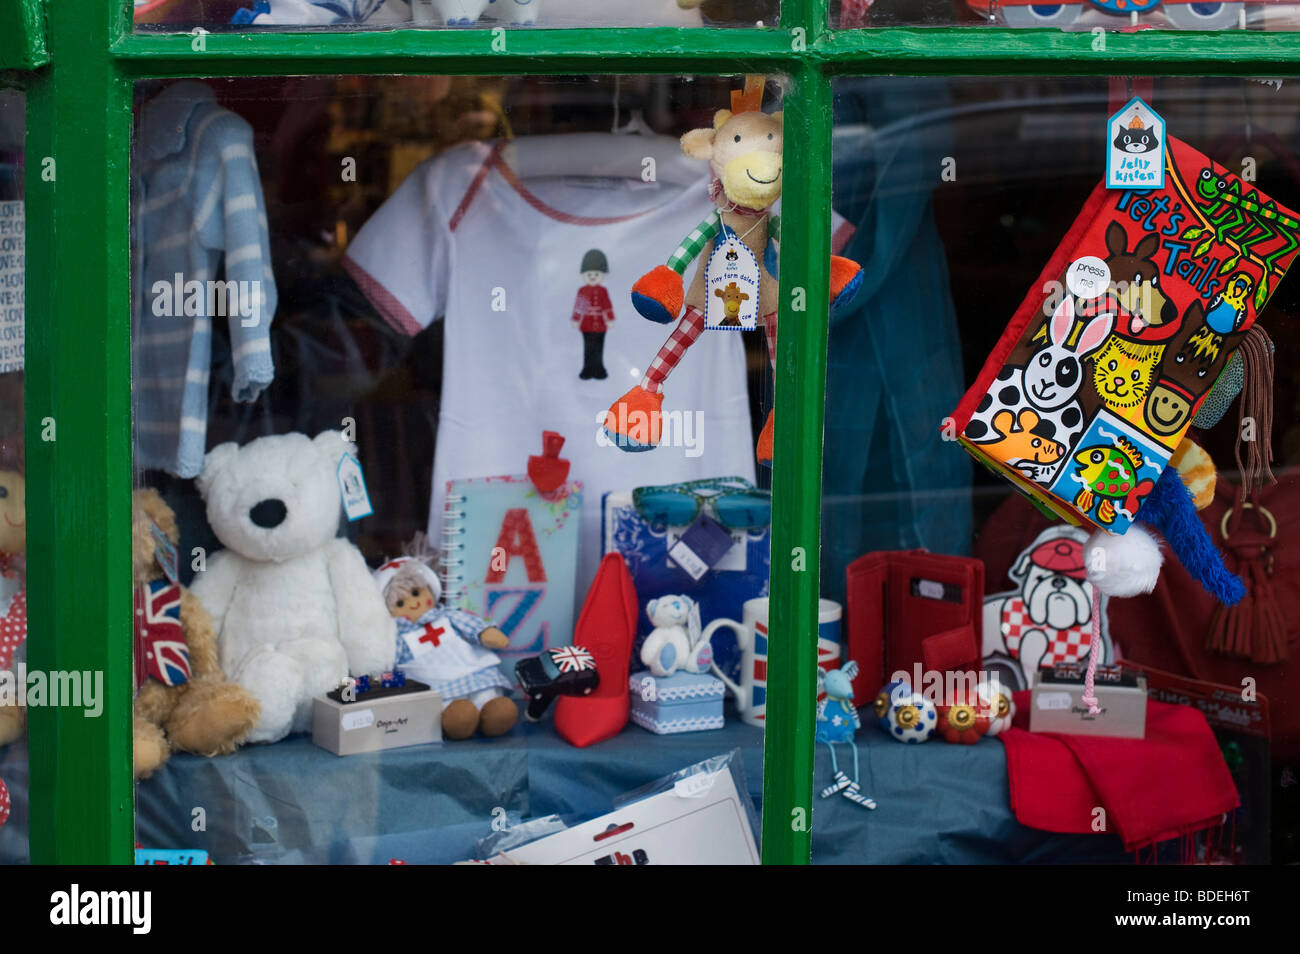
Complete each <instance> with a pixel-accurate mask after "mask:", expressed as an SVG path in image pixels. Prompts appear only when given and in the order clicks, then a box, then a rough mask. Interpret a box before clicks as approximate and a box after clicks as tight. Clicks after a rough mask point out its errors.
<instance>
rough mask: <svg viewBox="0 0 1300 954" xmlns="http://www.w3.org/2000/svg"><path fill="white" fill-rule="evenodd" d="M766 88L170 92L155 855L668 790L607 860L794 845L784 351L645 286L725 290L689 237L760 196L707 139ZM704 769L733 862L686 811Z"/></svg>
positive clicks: (151, 381) (278, 83)
mask: <svg viewBox="0 0 1300 954" xmlns="http://www.w3.org/2000/svg"><path fill="white" fill-rule="evenodd" d="M743 83H744V81H743V80H742V79H740V78H736V79H729V78H721V79H712V78H711V79H692V80H685V79H670V78H654V77H619V78H591V77H582V78H568V79H566V78H556V79H547V80H537V79H531V78H465V77H408V78H398V77H376V78H362V77H344V78H309V79H304V78H293V79H257V80H248V81H233V80H232V81H224V82H223V81H196V80H184V81H179V82H167V83H161V82H157V83H155V82H146V83H140V84H139V85H138V86H137V90H136V92H137V100H138V105H139V109H138V113H137V115H138V120H137V127H136V132H135V140H134V145H133V152H132V181H133V194H132V213H133V214H132V242H133V245H132V250H133V256H132V261H133V264H134V268H135V278H134V283H133V286H134V307H135V310H134V316H133V338H132V352H133V364H134V368H133V374H134V376H133V382H132V387H133V402H134V406H133V411H134V429H135V475H136V497H135V503H136V516H137V533H136V540H137V552H136V585H137V589H136V600H137V603H136V606H137V611H138V612H137V619H138V621H142V622H141V623H140V625H139V627H138V630H137V635H138V637H139V645H140V647H141V652H140V654H139V656H138V657H137V669H136V678H137V682H138V685H139V690H138V695H137V698H136V712H137V716H138V718H137V722H136V729H137V733H136V739H135V743H136V748H135V753H136V773H137V777H138V783H137V793H136V796H137V797H136V805H137V817H136V821H137V840H138V841H139V842H140V844H141V845H142V846H143V848H144V849H145V850H147V851H151V852H156V851H181V850H184V851H188V852H192V853H194V852H204V853H206V856H207V857H209V858H210V859H212V860H214V861H215V862H216V863H219V864H226V863H249V862H267V863H295V862H298V863H301V862H354V863H356V862H360V863H386V862H388V861H389V860H395V861H403V862H410V863H451V862H455V861H464V860H469V859H482V858H487V857H493V858H495V859H496V860H497V861H498V862H499V861H502V860H503V859H511V858H513V859H517V860H521V861H522V860H526V859H530V858H531V859H538V858H542V857H555V855H554V854H553V853H552V854H537V853H536V852H542V851H543V848H541V847H539V845H540V843H537V844H534V843H533V842H536V839H538V838H540V837H541V836H545V835H550V836H552V837H555V836H556V834H557V833H560V829H561V828H562V826H563V825H564V824H569V825H573V824H577V823H582V822H587V823H590V822H591V821H592V820H593V819H598V818H600V817H601V816H603V815H606V814H607V813H609V812H610V811H612V810H613V809H614V806H615V804H616V803H619V802H618V800H619V799H623V798H624V797H625V796H627V794H628V793H630V792H633V791H635V790H638V789H640V788H641V787H642V786H646V785H651V784H652V783H658V784H662V785H665V786H666V790H665V791H663V792H660V791H658V790H656V791H655V792H653V793H652V792H648V791H647V792H643V793H642V794H641V795H639V796H638V800H637V802H636V805H637V807H636V808H635V809H633V808H632V807H628V808H627V809H626V810H627V811H636V812H642V811H646V812H649V811H651V808H653V811H654V812H665V811H667V812H668V813H669V815H671V816H672V817H673V821H672V823H673V824H674V825H676V824H678V823H679V822H680V823H681V824H683V825H686V826H687V827H686V828H682V829H681V832H682V833H679V834H678V835H676V836H674V838H673V839H672V840H671V841H664V842H661V843H658V844H654V845H652V844H643V845H641V844H639V845H636V846H628V845H623V844H621V843H620V842H603V841H602V842H601V843H600V844H599V845H595V846H592V847H584V850H583V851H581V852H576V854H575V855H574V857H581V858H583V859H584V860H586V861H590V862H593V863H599V864H606V863H610V864H622V863H639V862H640V860H641V858H642V855H644V857H645V859H649V860H652V861H654V862H657V863H662V862H663V861H665V860H674V859H675V860H679V861H698V862H707V861H714V862H718V861H724V860H725V861H746V862H748V861H752V860H755V859H756V858H757V854H756V850H757V849H756V847H755V845H756V835H755V832H756V831H757V829H756V827H755V826H756V824H757V818H756V817H753V818H751V809H750V807H749V806H750V805H751V804H752V800H753V799H754V798H755V797H756V796H758V795H759V794H760V791H761V782H762V740H763V728H762V726H763V713H764V708H765V691H766V690H765V685H766V677H765V673H766V620H767V606H766V603H767V599H766V596H767V590H768V566H769V554H768V540H769V535H770V522H771V510H772V504H771V500H770V493H769V492H768V491H767V490H766V489H763V488H761V486H760V484H759V467H758V465H757V461H756V459H755V442H756V440H757V436H758V435H757V430H758V427H757V426H756V425H761V424H762V422H763V421H764V420H766V419H767V417H768V414H769V411H770V401H769V400H768V399H767V397H766V387H767V385H768V378H767V375H768V369H769V363H768V361H767V359H766V357H765V355H764V350H765V343H764V338H763V336H762V335H760V334H759V333H758V332H757V330H753V331H743V330H740V329H732V328H730V327H724V328H723V329H722V330H720V331H710V332H709V333H707V334H703V333H700V331H699V329H698V328H696V329H695V331H696V334H695V335H694V336H692V337H693V340H694V344H693V345H692V346H691V347H690V349H689V352H687V349H686V348H685V346H684V345H681V341H682V340H684V339H683V336H684V335H685V334H686V332H685V331H683V329H686V328H693V327H694V325H693V324H691V322H694V318H690V319H689V321H688V319H687V318H683V319H682V320H681V322H674V321H673V319H676V318H677V314H676V312H677V311H681V310H682V305H681V303H680V302H679V303H678V304H677V305H676V306H675V307H676V311H675V312H674V313H673V314H672V315H670V320H669V322H668V323H667V324H662V323H658V322H655V321H648V320H645V318H643V317H642V314H641V313H639V311H638V306H637V305H636V304H635V300H634V296H633V285H634V284H635V283H637V282H638V280H640V279H641V278H642V276H644V275H646V274H648V273H653V272H654V270H655V268H656V266H659V267H660V268H664V267H665V265H664V263H665V262H667V261H669V260H670V259H672V260H673V261H674V262H675V263H677V264H679V265H680V266H681V272H674V274H675V275H677V276H678V281H679V283H681V284H682V286H683V287H686V286H687V285H688V284H689V283H690V281H691V278H692V273H691V272H690V268H691V267H694V263H693V262H692V261H691V259H692V257H694V258H696V259H698V261H699V262H700V263H701V264H700V266H699V267H700V268H701V269H703V268H704V267H705V265H704V264H703V263H706V262H707V260H708V259H709V257H710V250H709V247H708V245H709V243H708V242H707V241H704V240H701V241H699V242H697V243H696V244H697V245H698V248H695V249H694V255H693V256H692V255H691V254H690V253H688V252H686V251H681V246H682V244H683V242H684V241H686V240H687V239H688V237H689V236H691V235H692V234H693V232H695V231H696V230H697V228H698V227H699V226H700V224H701V223H703V222H709V221H711V220H712V219H714V218H717V217H718V211H717V210H718V208H719V203H721V202H723V201H724V200H722V199H720V198H719V193H718V192H717V190H712V189H711V188H710V184H711V182H712V181H713V177H714V173H713V171H712V170H711V167H710V164H709V162H708V161H707V160H706V159H704V158H703V157H702V156H692V155H688V154H686V153H684V152H683V147H682V144H681V142H680V141H679V139H680V137H681V135H682V134H683V133H686V132H687V131H689V130H692V129H698V130H700V134H699V135H700V136H703V135H712V134H714V132H715V130H714V127H713V125H712V120H713V117H714V115H715V111H716V110H717V109H718V107H720V106H724V105H727V104H730V103H731V95H730V94H731V93H732V91H733V89H736V88H737V87H741V86H742V85H743ZM751 93H752V97H753V103H752V106H753V107H754V108H753V109H751V110H750V112H748V113H745V114H743V115H742V117H741V118H742V119H743V120H744V122H743V123H739V124H737V125H738V127H739V126H741V125H744V126H746V127H748V126H751V125H752V126H755V128H757V127H758V126H761V127H762V130H763V133H764V135H763V136H758V137H757V139H756V140H755V142H752V143H750V145H751V146H752V147H754V148H752V149H751V150H750V153H752V155H753V156H754V157H756V158H754V161H753V163H751V165H752V167H753V168H754V169H756V170H758V171H763V170H769V171H773V170H775V171H778V172H779V168H780V162H781V152H780V148H781V142H780V139H779V137H776V136H774V137H773V138H772V139H771V140H768V139H767V138H765V133H766V131H767V130H768V129H769V128H771V129H777V130H779V128H780V126H779V120H777V119H774V118H772V117H771V116H770V115H767V114H770V113H773V112H775V111H776V109H777V106H776V103H775V100H776V99H777V96H776V95H774V93H775V84H773V95H772V96H771V99H772V100H773V101H771V102H768V103H767V104H766V106H767V110H766V114H764V115H760V114H759V113H760V109H759V107H761V106H762V105H763V102H762V96H763V93H764V84H763V83H762V82H761V81H758V82H756V83H755V84H753V87H752V89H751ZM747 102H748V101H747ZM611 130H612V131H611ZM696 138H699V136H697V137H696ZM759 140H761V142H760V141H759ZM728 141H729V142H730V140H728ZM756 143H757V145H756ZM747 154H749V153H747ZM760 160H761V161H762V163H766V165H761V164H760ZM762 178H764V179H765V180H766V181H768V182H769V183H770V181H771V180H772V178H773V177H772V176H771V175H766V174H765V175H764V176H763V177H762ZM759 198H761V197H759ZM753 201H754V202H758V198H755V199H753ZM763 204H764V205H766V203H763ZM751 218H752V217H751ZM761 219H762V221H766V213H764V215H763V216H762V217H761ZM751 225H752V222H751ZM755 234H758V233H755ZM757 248H758V252H759V254H760V255H761V254H762V253H763V252H764V245H763V244H761V243H760V244H758V245H757ZM683 276H684V277H683ZM699 281H700V283H701V285H702V284H703V282H704V277H703V272H701V278H700V279H699ZM757 297H758V296H757V289H755V299H756V300H757ZM699 298H700V301H699V302H698V304H699V305H700V306H701V308H702V306H703V304H704V302H703V295H702V293H701V295H700V296H699ZM690 301H691V302H692V303H694V301H695V300H694V299H690ZM642 307H644V305H643V306H642ZM773 307H774V306H773ZM697 311H699V312H700V313H701V314H702V311H701V309H697ZM674 348H675V349H676V356H675V357H676V359H680V373H679V374H674V375H673V376H672V378H671V380H669V381H668V383H667V384H666V385H665V386H664V387H663V390H662V392H660V391H659V390H658V387H657V386H658V385H661V384H664V381H665V378H667V368H668V361H667V359H666V358H665V355H666V354H667V353H670V352H672V351H673V350H674ZM673 363H676V361H674V362H673ZM649 387H654V390H653V391H652V390H649ZM638 388H640V389H641V390H642V391H644V393H646V394H648V395H649V394H655V395H659V396H660V397H661V399H662V400H663V401H664V408H663V418H662V419H663V422H664V426H663V427H662V428H658V432H659V438H660V439H659V441H658V446H654V447H650V446H646V447H645V448H643V449H642V451H641V452H639V453H630V452H628V451H627V450H625V449H623V448H621V447H619V446H617V445H618V440H617V436H616V433H615V432H616V430H617V426H618V425H617V424H613V425H611V424H610V423H609V422H608V420H607V412H608V411H609V409H610V408H611V406H613V405H616V404H617V403H618V402H619V401H620V400H621V398H620V395H623V394H625V392H628V391H629V389H633V390H635V389H638ZM688 503H689V505H690V506H689V507H688V506H686V504H688ZM155 528H156V529H155ZM670 554H671V555H670ZM719 621H724V622H730V623H732V624H733V625H731V626H730V627H728V626H724V625H718V623H719ZM835 648H836V650H837V651H838V643H835ZM729 686H730V687H732V689H731V690H730V691H729V689H728V687H729ZM728 753H733V754H732V755H731V756H730V757H729V758H722V759H719V757H722V756H728ZM701 763H705V765H704V766H703V767H700V768H694V769H693V768H692V767H693V766H699V765H701ZM250 777H253V778H257V779H258V783H257V785H256V786H248V785H246V784H243V783H242V782H240V781H239V780H240V779H246V778H250ZM706 778H707V779H713V780H714V782H716V784H713V783H710V784H711V787H710V788H709V792H710V794H709V795H708V797H709V798H710V799H719V800H720V801H719V802H718V804H719V806H721V807H719V809H718V810H719V811H722V810H723V808H726V809H727V810H728V811H729V812H730V814H729V815H727V816H726V817H727V818H728V819H730V821H729V822H728V823H727V824H728V826H729V827H726V828H725V833H726V837H725V838H723V837H721V835H720V836H719V837H718V839H716V840H714V841H710V840H708V839H703V840H702V839H701V837H699V833H698V832H695V833H694V834H692V831H691V830H689V824H688V823H686V822H685V821H683V820H682V819H679V818H677V817H676V815H677V814H680V811H679V809H680V804H679V803H678V804H677V808H674V807H673V805H674V803H673V802H672V797H677V796H672V792H673V791H674V786H705V781H703V779H706ZM664 780H667V781H664ZM728 793H730V794H728ZM670 796H671V797H670ZM655 799H658V800H657V801H656V800H655ZM728 800H729V801H728ZM724 802H725V804H724ZM619 804H621V803H619ZM193 805H201V806H203V808H204V811H205V824H206V827H198V828H196V827H194V826H193V825H192V824H191V819H190V817H189V812H190V807H191V806H193ZM622 810H624V809H620V811H622ZM674 813H676V814H674ZM637 817H639V818H641V819H642V821H641V822H640V823H641V824H644V825H648V824H649V819H650V818H652V817H655V816H654V815H651V814H647V815H640V816H637ZM719 817H720V816H719ZM711 824H714V825H721V824H722V822H721V821H716V822H711ZM719 831H723V829H719ZM567 837H569V838H570V839H572V838H573V837H577V836H573V835H568V836H567ZM611 837H612V836H611ZM555 845H559V846H560V847H559V848H556V847H555ZM564 845H565V842H564V841H560V842H553V843H552V844H551V846H550V847H547V848H546V849H545V851H546V852H554V851H557V850H564V851H569V850H571V848H572V845H570V847H569V848H565V847H564ZM637 852H641V853H642V855H638V854H637ZM194 857H198V856H197V855H195V856H194ZM626 859H630V860H626Z"/></svg>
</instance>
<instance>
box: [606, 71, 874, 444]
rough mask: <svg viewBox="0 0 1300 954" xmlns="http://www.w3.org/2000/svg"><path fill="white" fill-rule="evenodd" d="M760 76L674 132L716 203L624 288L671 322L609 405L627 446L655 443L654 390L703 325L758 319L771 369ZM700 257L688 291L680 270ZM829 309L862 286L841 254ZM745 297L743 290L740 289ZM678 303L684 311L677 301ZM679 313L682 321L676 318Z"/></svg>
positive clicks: (734, 326)
mask: <svg viewBox="0 0 1300 954" xmlns="http://www.w3.org/2000/svg"><path fill="white" fill-rule="evenodd" d="M762 101H763V78H762V77H761V76H748V77H746V78H745V89H744V92H743V93H742V92H732V94H731V109H720V110H718V111H717V113H715V114H714V117H713V128H711V129H692V130H691V131H690V132H688V133H687V134H686V135H684V136H682V151H683V152H684V153H686V155H688V156H690V157H691V158H693V159H707V160H709V166H710V168H711V170H712V172H713V181H712V182H711V183H710V186H709V190H710V195H711V196H712V198H713V201H714V202H715V203H716V205H717V209H716V210H715V211H714V212H713V213H712V214H711V215H710V216H709V217H708V218H707V219H705V220H704V221H703V222H701V223H700V224H699V225H697V226H696V227H695V228H694V229H693V230H692V231H691V234H690V235H688V236H686V238H684V239H682V242H681V244H680V245H678V246H677V249H676V250H675V251H674V252H673V254H672V255H671V256H670V257H669V259H668V264H666V265H658V266H656V267H655V268H654V269H653V270H651V271H649V272H647V273H646V274H645V275H642V276H641V278H639V279H638V280H637V282H636V284H635V285H633V286H632V304H633V305H634V306H635V307H636V310H637V311H639V312H640V313H641V314H642V315H644V316H645V317H646V318H649V319H650V320H651V321H656V322H659V323H660V324H668V323H670V322H673V321H677V326H676V327H675V328H674V329H673V331H672V334H671V335H669V336H668V340H667V341H666V342H665V343H664V345H663V347H662V348H660V349H659V354H658V355H657V356H656V357H655V359H654V361H652V362H651V364H650V366H649V369H648V370H647V371H646V373H645V376H644V377H643V378H642V379H641V383H640V384H639V385H637V386H636V387H634V388H632V390H630V391H628V392H627V393H626V394H624V395H623V396H622V397H621V398H619V399H618V400H617V401H615V402H614V404H613V406H611V407H610V409H609V411H607V412H606V415H605V432H606V433H607V434H608V435H609V438H610V439H611V440H612V441H613V442H614V443H615V444H617V445H618V446H619V447H621V448H622V449H623V450H626V451H647V450H650V449H652V448H653V447H655V446H656V445H657V444H658V443H659V440H660V436H661V425H662V411H663V393H662V390H661V389H662V387H663V383H664V381H665V380H666V379H667V377H668V375H669V374H671V373H672V370H673V368H675V367H676V366H677V363H678V362H679V361H681V359H682V357H683V356H684V355H685V354H686V351H687V349H688V348H690V346H691V345H692V344H694V343H695V341H696V339H697V338H699V336H700V333H701V332H702V331H704V330H705V329H706V328H708V329H710V330H711V329H714V328H717V329H722V330H744V329H747V328H756V327H758V326H759V325H762V327H763V329H764V331H765V332H766V334H767V349H768V357H769V358H770V360H771V361H772V365H773V368H775V366H776V312H777V301H778V298H777V295H778V285H777V278H776V272H777V262H776V249H775V245H774V244H773V243H775V242H777V241H779V239H778V229H779V224H780V223H779V218H778V217H777V216H775V215H774V214H773V212H772V207H773V205H774V204H775V203H776V201H777V200H778V199H779V198H780V197H781V168H782V166H781V131H782V117H781V113H779V112H778V113H764V112H763V111H762ZM697 258H699V259H700V265H699V267H698V268H697V269H696V272H695V278H694V280H693V281H692V282H691V286H690V290H689V291H686V290H685V283H684V281H683V276H684V275H685V274H686V268H687V266H689V265H690V264H691V262H693V261H695V259H697ZM830 281H831V285H830V297H831V310H832V312H836V311H839V310H840V309H842V308H844V307H845V306H846V305H847V304H848V303H849V302H850V301H851V300H852V299H853V296H854V295H855V294H856V293H857V290H858V288H859V287H860V286H861V284H862V267H861V266H860V265H858V264H857V263H856V262H852V261H850V260H849V259H847V258H841V257H839V256H837V255H832V256H831V260H830ZM742 295H743V296H745V297H741V296H742ZM683 304H685V306H686V310H685V313H683V312H682V306H683ZM678 316H680V319H681V320H680V321H678ZM772 429H773V419H772V414H771V413H769V414H768V416H767V423H766V424H764V426H763V432H762V434H760V435H759V439H758V449H757V456H758V459H759V461H760V462H763V463H768V462H770V461H771V459H772Z"/></svg>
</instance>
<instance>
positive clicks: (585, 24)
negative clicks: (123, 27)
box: [134, 0, 780, 31]
mask: <svg viewBox="0 0 1300 954" xmlns="http://www.w3.org/2000/svg"><path fill="white" fill-rule="evenodd" d="M779 10H780V4H779V0H652V2H650V3H646V2H632V0H607V2H604V3H601V4H598V5H596V6H595V7H593V6H592V5H591V4H589V3H587V2H585V0H135V7H134V20H135V25H136V29H137V30H145V31H157V30H164V31H171V30H177V29H183V30H191V29H195V28H202V29H206V30H210V31H217V30H226V31H231V30H248V29H250V28H251V29H254V30H304V29H314V30H320V29H339V30H349V29H351V30H356V29H369V30H394V29H404V28H412V27H415V28H422V29H423V28H444V29H447V28H463V27H479V28H482V29H489V28H496V27H505V28H507V29H515V28H530V27H539V28H548V27H549V28H592V27H687V28H689V27H703V26H712V27H733V26H742V27H761V26H763V25H765V24H766V25H768V26H775V25H776V23H777V20H778V17H779Z"/></svg>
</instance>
